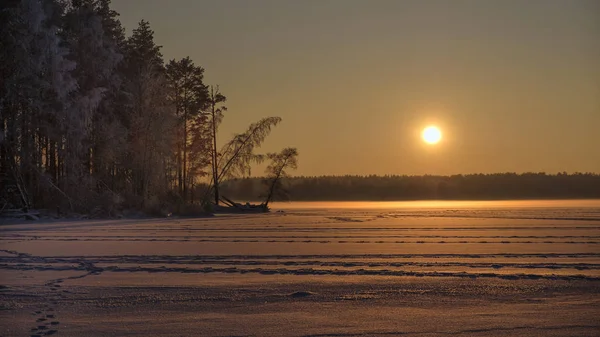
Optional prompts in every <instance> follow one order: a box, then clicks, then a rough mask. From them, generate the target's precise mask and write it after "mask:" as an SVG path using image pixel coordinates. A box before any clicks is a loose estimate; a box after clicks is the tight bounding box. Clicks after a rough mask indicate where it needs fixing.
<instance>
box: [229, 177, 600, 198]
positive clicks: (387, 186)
mask: <svg viewBox="0 0 600 337" xmlns="http://www.w3.org/2000/svg"><path fill="white" fill-rule="evenodd" d="M284 185H285V187H286V189H287V192H288V193H287V194H288V196H287V200H291V201H334V200H335V201H344V200H348V201H352V200H374V201H384V200H428V199H429V200H431V199H454V200H461V199H462V200H467V199H537V198H540V199H560V198H565V199H576V198H585V199H587V198H600V174H595V173H574V174H567V173H559V174H546V173H523V174H516V173H498V174H468V175H452V176H432V175H425V176H397V175H386V176H377V175H369V176H352V175H346V176H321V177H290V178H286V179H285V181H284ZM264 189H265V188H264V184H263V182H262V178H244V179H236V180H231V181H229V182H228V183H227V184H226V185H225V186H224V187H223V194H224V195H226V196H228V197H229V198H234V199H237V200H260V199H261V196H262V195H263V194H264Z"/></svg>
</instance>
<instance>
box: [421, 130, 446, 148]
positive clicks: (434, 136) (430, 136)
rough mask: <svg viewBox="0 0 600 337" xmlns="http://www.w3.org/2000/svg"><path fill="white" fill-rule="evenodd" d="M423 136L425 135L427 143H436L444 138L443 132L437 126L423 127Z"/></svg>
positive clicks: (424, 138)
mask: <svg viewBox="0 0 600 337" xmlns="http://www.w3.org/2000/svg"><path fill="white" fill-rule="evenodd" d="M421 137H423V140H424V141H425V143H428V144H436V143H438V142H439V141H440V140H441V139H442V132H441V131H440V129H438V128H437V127H436V126H428V127H426V128H425V129H423V133H421Z"/></svg>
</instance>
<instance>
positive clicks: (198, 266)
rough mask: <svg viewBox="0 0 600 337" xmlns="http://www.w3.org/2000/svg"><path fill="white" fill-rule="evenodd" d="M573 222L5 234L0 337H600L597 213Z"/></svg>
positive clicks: (416, 217)
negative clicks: (132, 336)
mask: <svg viewBox="0 0 600 337" xmlns="http://www.w3.org/2000/svg"><path fill="white" fill-rule="evenodd" d="M275 207H277V204H276V205H275ZM570 207H571V208H567V209H564V208H561V209H560V210H558V209H557V208H551V209H547V208H545V209H531V208H526V209H517V208H507V209H504V210H501V211H499V210H498V209H494V210H492V209H485V208H480V209H478V210H472V211H468V210H462V211H460V212H449V211H441V210H439V209H437V210H432V209H429V208H417V209H410V210H406V209H403V210H398V209H394V210H390V209H381V208H370V209H365V208H345V209H336V210H332V209H329V208H328V209H323V208H321V209H320V208H312V209H305V208H291V207H290V208H287V209H285V211H284V212H281V213H280V212H274V213H271V214H256V215H225V216H216V217H211V218H202V219H183V218H170V219H144V220H107V221H70V222H46V223H41V222H35V223H34V222H27V223H20V224H6V225H3V226H0V233H1V235H0V280H1V283H0V284H1V285H2V287H1V288H0V296H1V297H2V301H0V303H2V304H1V305H2V309H4V310H1V311H0V335H2V336H20V335H26V334H28V333H30V334H32V335H35V334H38V335H42V333H47V332H48V331H53V332H52V333H58V334H59V335H60V336H80V335H86V336H105V335H125V334H138V335H163V336H181V335H208V336H224V335H261V336H263V335H266V336H281V335H291V336H355V335H376V334H384V335H399V334H408V335H410V334H418V335H425V336H436V335H445V334H456V335H469V336H500V335H502V336H505V335H510V336H530V335H544V336H582V335H588V336H591V335H598V334H599V333H600V324H599V323H598V322H597V319H596V318H597V316H598V313H599V310H600V299H598V297H597V294H598V291H600V249H599V248H600V220H597V219H596V216H597V214H598V213H600V212H599V211H598V209H595V208H590V207H587V208H585V209H583V208H577V207H573V206H570ZM581 214H586V216H585V217H582V216H581ZM575 218H577V219H578V220H574V219H575ZM48 315H51V316H52V317H46V316H48Z"/></svg>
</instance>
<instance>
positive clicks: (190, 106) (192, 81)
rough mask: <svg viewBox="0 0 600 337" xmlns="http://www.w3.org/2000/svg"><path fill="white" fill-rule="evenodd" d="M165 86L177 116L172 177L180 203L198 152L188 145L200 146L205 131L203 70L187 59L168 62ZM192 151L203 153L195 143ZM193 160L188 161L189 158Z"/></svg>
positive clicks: (205, 100)
mask: <svg viewBox="0 0 600 337" xmlns="http://www.w3.org/2000/svg"><path fill="white" fill-rule="evenodd" d="M166 74H167V82H168V84H169V91H168V92H169V99H170V101H171V102H172V103H173V105H174V107H175V115H176V116H177V132H176V135H177V139H176V141H175V143H176V153H175V156H176V171H177V173H176V175H177V188H178V190H179V194H180V195H181V196H182V198H183V200H184V201H185V200H187V198H188V191H189V186H190V184H191V182H192V180H193V176H191V173H192V172H191V170H192V167H193V166H197V164H198V159H200V158H201V155H202V154H201V153H194V154H192V153H190V149H191V148H190V147H191V142H192V141H193V140H194V141H196V142H200V143H203V136H204V134H205V133H206V132H207V131H208V129H207V128H206V118H205V116H203V113H204V110H206V108H207V107H208V104H209V101H208V88H207V86H206V85H205V84H204V83H203V80H204V69H203V68H202V67H200V66H196V65H195V64H194V62H192V60H191V59H190V58H189V57H186V58H183V59H181V60H179V61H176V60H171V61H170V62H169V63H168V64H167V66H166ZM193 150H194V151H204V148H203V147H202V146H201V145H200V144H196V146H194V148H193ZM192 156H193V157H194V159H196V162H195V163H192V162H191V160H190V159H191V157H192ZM193 164H194V165H193Z"/></svg>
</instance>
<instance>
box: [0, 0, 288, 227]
mask: <svg viewBox="0 0 600 337" xmlns="http://www.w3.org/2000/svg"><path fill="white" fill-rule="evenodd" d="M0 6H1V7H0V81H1V82H0V123H1V124H0V208H5V207H16V206H19V207H21V206H23V207H24V208H27V207H37V208H52V207H58V208H59V209H61V208H62V209H65V210H71V211H79V212H102V213H104V214H108V215H110V214H112V213H114V208H115V207H119V208H135V209H145V210H157V209H161V208H165V207H167V206H169V207H171V208H172V207H173V205H177V207H182V206H186V205H197V204H200V203H201V202H206V200H207V199H208V198H209V196H211V195H212V194H213V193H214V195H215V202H216V203H218V200H219V196H218V186H219V182H220V181H222V180H225V179H228V178H230V177H235V176H237V175H239V174H243V173H244V172H245V171H247V170H248V167H249V165H250V163H252V162H259V161H261V160H264V159H265V158H270V157H268V156H264V155H259V154H256V153H255V152H254V150H255V148H257V147H259V146H260V144H261V143H262V142H263V141H264V139H265V137H266V136H267V135H268V133H269V131H270V130H271V128H272V127H274V126H275V125H277V124H278V123H279V122H280V121H281V119H280V118H279V117H268V118H264V119H261V120H260V121H258V122H256V123H254V124H252V125H250V127H249V128H248V130H246V131H245V132H242V133H240V134H237V135H235V136H234V137H233V139H231V140H230V141H228V142H226V144H225V146H224V147H223V148H222V149H220V150H217V130H218V127H219V124H220V123H221V121H222V120H223V117H224V113H225V112H226V111H227V108H226V106H225V105H224V104H225V102H226V100H227V98H226V96H225V95H223V94H222V93H221V92H220V90H219V87H218V86H217V85H208V84H207V83H205V81H204V71H205V70H204V68H202V67H201V66H200V65H197V64H195V63H194V61H193V60H192V59H190V57H184V58H182V59H173V60H169V61H168V62H165V60H164V58H163V56H162V53H161V46H159V45H157V44H156V43H155V41H154V32H153V30H152V29H151V27H150V24H149V23H148V22H147V21H145V20H142V21H140V22H139V25H138V26H137V27H136V28H135V29H133V32H132V34H131V35H130V36H129V37H127V36H126V34H125V30H124V28H123V26H122V25H121V23H120V21H119V19H118V15H119V14H118V13H117V12H116V11H114V10H113V9H112V8H111V7H110V0H6V1H3V2H2V4H1V5H0ZM273 155H275V154H273ZM205 177H206V179H204V178H205ZM202 179H204V180H207V179H209V180H210V183H208V184H207V183H206V182H204V183H202V184H199V183H200V181H202Z"/></svg>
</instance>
